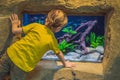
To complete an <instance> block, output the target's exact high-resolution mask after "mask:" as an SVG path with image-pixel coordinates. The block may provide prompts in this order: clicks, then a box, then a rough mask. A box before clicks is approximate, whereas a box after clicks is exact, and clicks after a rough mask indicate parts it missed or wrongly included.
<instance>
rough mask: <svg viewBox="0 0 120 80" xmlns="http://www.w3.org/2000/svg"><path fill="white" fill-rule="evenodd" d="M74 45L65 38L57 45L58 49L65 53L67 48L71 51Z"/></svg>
mask: <svg viewBox="0 0 120 80" xmlns="http://www.w3.org/2000/svg"><path fill="white" fill-rule="evenodd" d="M75 46H76V45H73V44H72V43H68V42H67V41H66V40H65V39H64V40H63V41H62V42H61V43H59V45H58V47H59V49H60V50H61V51H62V52H63V53H65V52H67V50H70V51H72V50H73V49H74V48H75Z"/></svg>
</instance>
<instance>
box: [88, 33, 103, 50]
mask: <svg viewBox="0 0 120 80" xmlns="http://www.w3.org/2000/svg"><path fill="white" fill-rule="evenodd" d="M86 42H88V43H89V44H90V46H91V47H93V48H96V47H97V46H100V45H101V46H104V36H97V35H96V34H95V33H94V32H91V33H90V36H87V37H86Z"/></svg>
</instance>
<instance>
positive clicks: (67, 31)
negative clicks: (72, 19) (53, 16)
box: [62, 26, 77, 35]
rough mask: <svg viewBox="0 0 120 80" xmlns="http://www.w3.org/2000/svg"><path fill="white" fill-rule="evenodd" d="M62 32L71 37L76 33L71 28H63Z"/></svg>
mask: <svg viewBox="0 0 120 80" xmlns="http://www.w3.org/2000/svg"><path fill="white" fill-rule="evenodd" d="M62 31H63V32H65V33H68V34H71V35H74V34H76V33H77V32H76V31H75V30H73V29H72V26H70V27H66V28H63V30H62Z"/></svg>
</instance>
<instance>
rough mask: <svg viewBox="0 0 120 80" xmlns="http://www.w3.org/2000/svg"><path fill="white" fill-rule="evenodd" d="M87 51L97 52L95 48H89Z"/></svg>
mask: <svg viewBox="0 0 120 80" xmlns="http://www.w3.org/2000/svg"><path fill="white" fill-rule="evenodd" d="M87 50H88V52H90V51H94V50H95V48H92V47H87Z"/></svg>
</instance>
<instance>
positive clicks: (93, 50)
mask: <svg viewBox="0 0 120 80" xmlns="http://www.w3.org/2000/svg"><path fill="white" fill-rule="evenodd" d="M45 18H46V14H28V13H24V15H23V26H25V25H27V24H30V23H34V22H36V23H39V24H44V22H45ZM104 22H105V17H104V16H102V15H101V16H100V15H99V16H80V15H75V16H74V15H68V24H67V25H66V26H65V27H64V28H63V29H62V30H61V31H60V32H58V33H55V36H56V38H57V40H58V43H59V46H58V47H59V49H60V50H61V51H62V52H63V54H64V57H65V59H66V60H70V61H90V62H102V59H103V56H104V27H105V25H104ZM42 59H45V60H59V59H58V57H57V56H56V55H55V54H54V52H53V51H52V50H50V51H47V52H46V54H45V55H44V56H43V58H42Z"/></svg>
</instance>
